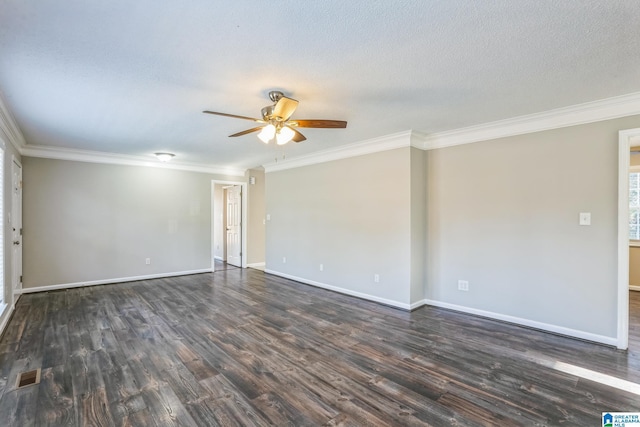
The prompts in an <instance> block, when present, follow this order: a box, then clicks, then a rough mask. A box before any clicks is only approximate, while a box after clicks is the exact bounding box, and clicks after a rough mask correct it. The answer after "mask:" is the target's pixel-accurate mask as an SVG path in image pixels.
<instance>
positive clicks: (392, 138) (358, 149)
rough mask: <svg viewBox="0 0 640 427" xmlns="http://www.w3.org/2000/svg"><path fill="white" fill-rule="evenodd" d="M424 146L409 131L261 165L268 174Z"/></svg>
mask: <svg viewBox="0 0 640 427" xmlns="http://www.w3.org/2000/svg"><path fill="white" fill-rule="evenodd" d="M424 144H425V138H424V135H423V134H421V133H418V132H414V131H412V130H409V131H404V132H398V133H394V134H391V135H386V136H381V137H378V138H372V139H368V140H365V141H362V142H357V143H354V144H348V145H343V146H342V147H337V148H331V149H328V150H322V151H316V152H315V153H312V154H308V155H306V156H300V157H296V158H293V159H290V160H284V161H280V162H275V163H269V164H266V165H263V167H264V170H265V172H267V173H269V172H276V171H281V170H285V169H293V168H299V167H302V166H310V165H315V164H318V163H325V162H330V161H333V160H340V159H347V158H349V157H356V156H362V155H365V154H371V153H378V152H380V151H387V150H393V149H396V148H404V147H411V146H413V147H416V148H420V149H424V148H423V146H424Z"/></svg>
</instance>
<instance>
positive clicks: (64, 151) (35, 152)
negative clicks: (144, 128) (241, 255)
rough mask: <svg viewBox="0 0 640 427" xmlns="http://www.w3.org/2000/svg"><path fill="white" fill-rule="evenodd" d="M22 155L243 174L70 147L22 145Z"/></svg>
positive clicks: (235, 170)
mask: <svg viewBox="0 0 640 427" xmlns="http://www.w3.org/2000/svg"><path fill="white" fill-rule="evenodd" d="M21 153H22V155H23V156H26V157H40V158H44V159H56V160H71V161H75V162H86V163H102V164H111V165H124V166H145V167H155V168H162V169H172V170H181V171H189V172H202V173H209V174H216V175H225V176H242V177H243V176H244V173H245V170H244V169H235V168H224V167H213V166H209V165H205V164H198V163H180V162H175V161H171V162H169V163H163V162H160V161H159V160H157V159H156V158H155V157H152V156H151V155H150V156H149V157H145V156H130V155H124V154H113V153H100V152H96V151H87V150H75V149H70V148H54V147H43V146H33V145H30V146H28V147H24V148H23V149H22V151H21Z"/></svg>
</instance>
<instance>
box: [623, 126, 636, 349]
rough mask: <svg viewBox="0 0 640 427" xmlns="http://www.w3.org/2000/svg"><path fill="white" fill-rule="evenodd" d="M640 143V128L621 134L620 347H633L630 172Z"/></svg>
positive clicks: (624, 131)
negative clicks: (630, 318) (630, 312)
mask: <svg viewBox="0 0 640 427" xmlns="http://www.w3.org/2000/svg"><path fill="white" fill-rule="evenodd" d="M634 146H640V128H638V129H628V130H622V131H620V132H619V133H618V298H617V299H618V304H617V306H618V325H617V347H618V348H619V349H621V350H626V349H627V348H628V347H629V292H630V288H629V258H630V247H629V244H630V240H629V236H630V227H629V195H630V193H629V181H630V176H629V173H630V171H631V166H630V165H631V147H634Z"/></svg>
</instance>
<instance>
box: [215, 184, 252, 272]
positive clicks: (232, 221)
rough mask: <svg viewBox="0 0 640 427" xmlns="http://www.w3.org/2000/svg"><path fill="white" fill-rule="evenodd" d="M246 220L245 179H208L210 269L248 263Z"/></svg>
mask: <svg viewBox="0 0 640 427" xmlns="http://www.w3.org/2000/svg"><path fill="white" fill-rule="evenodd" d="M245 224H247V183H246V182H241V181H218V180H213V181H211V270H212V271H216V270H219V269H220V268H221V267H220V266H221V265H231V266H236V267H240V268H246V267H247V250H246V248H247V227H246V226H245ZM221 263H224V264H221ZM216 265H217V266H218V267H217V268H216Z"/></svg>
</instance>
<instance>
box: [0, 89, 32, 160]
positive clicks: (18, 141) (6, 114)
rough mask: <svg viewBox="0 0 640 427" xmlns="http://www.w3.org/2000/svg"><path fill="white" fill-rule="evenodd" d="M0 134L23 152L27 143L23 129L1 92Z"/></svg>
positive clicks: (19, 151)
mask: <svg viewBox="0 0 640 427" xmlns="http://www.w3.org/2000/svg"><path fill="white" fill-rule="evenodd" d="M0 136H2V139H3V140H5V141H7V142H9V143H10V144H11V145H13V148H15V149H16V151H17V152H18V153H22V150H23V149H24V147H25V146H26V145H27V143H26V141H25V139H24V135H22V131H21V130H20V128H19V127H18V124H17V123H16V121H15V119H14V118H13V115H12V114H11V112H10V111H9V109H8V108H7V104H6V103H5V101H4V96H3V94H2V93H1V92H0Z"/></svg>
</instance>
